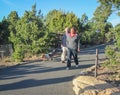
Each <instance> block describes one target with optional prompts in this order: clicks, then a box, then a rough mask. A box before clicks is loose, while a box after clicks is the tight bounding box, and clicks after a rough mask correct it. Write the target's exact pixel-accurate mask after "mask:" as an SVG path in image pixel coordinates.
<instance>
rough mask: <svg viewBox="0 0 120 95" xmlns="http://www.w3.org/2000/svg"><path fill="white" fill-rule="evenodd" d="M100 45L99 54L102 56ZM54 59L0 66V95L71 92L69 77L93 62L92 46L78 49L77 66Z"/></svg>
mask: <svg viewBox="0 0 120 95" xmlns="http://www.w3.org/2000/svg"><path fill="white" fill-rule="evenodd" d="M103 47H104V46H101V47H100V53H99V58H100V59H101V58H104V54H103ZM59 60H60V58H58V60H56V61H50V62H48V61H46V62H40V61H36V62H31V63H26V64H22V65H19V66H14V67H9V68H6V69H1V70H0V95H74V92H73V90H72V87H73V86H72V79H73V78H74V77H75V76H76V75H77V74H79V72H80V71H81V70H83V69H86V68H88V67H90V66H92V65H93V64H94V63H95V48H90V49H86V50H82V51H81V53H80V55H79V63H80V66H79V68H76V67H75V64H74V63H72V68H71V69H70V70H66V64H62V63H61V62H60V61H59Z"/></svg>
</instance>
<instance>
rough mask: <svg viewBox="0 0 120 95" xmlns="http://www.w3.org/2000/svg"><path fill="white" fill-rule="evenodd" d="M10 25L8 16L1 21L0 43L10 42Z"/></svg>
mask: <svg viewBox="0 0 120 95" xmlns="http://www.w3.org/2000/svg"><path fill="white" fill-rule="evenodd" d="M8 26H9V22H8V21H7V19H6V18H4V19H3V20H2V22H0V44H7V43H9V39H8V37H9V35H10V32H9V29H8Z"/></svg>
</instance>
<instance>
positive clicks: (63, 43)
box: [61, 34, 67, 47]
mask: <svg viewBox="0 0 120 95" xmlns="http://www.w3.org/2000/svg"><path fill="white" fill-rule="evenodd" d="M66 39H67V36H66V34H63V36H62V39H61V45H63V46H64V47H66Z"/></svg>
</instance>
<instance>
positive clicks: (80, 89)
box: [73, 75, 120, 95]
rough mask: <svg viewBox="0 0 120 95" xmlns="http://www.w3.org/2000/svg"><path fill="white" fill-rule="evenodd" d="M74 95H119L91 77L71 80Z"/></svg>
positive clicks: (110, 87) (116, 90)
mask: <svg viewBox="0 0 120 95" xmlns="http://www.w3.org/2000/svg"><path fill="white" fill-rule="evenodd" d="M73 85H74V87H73V91H74V92H75V94H76V95H118V94H119V95H120V90H119V89H118V88H115V87H113V86H112V85H111V84H109V83H107V82H105V81H102V80H99V79H97V78H94V77H92V76H84V75H81V76H78V77H76V78H75V79H74V80H73Z"/></svg>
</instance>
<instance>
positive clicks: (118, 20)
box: [110, 18, 120, 26]
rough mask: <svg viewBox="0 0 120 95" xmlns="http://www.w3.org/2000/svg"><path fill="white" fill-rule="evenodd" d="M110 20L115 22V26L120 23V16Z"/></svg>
mask: <svg viewBox="0 0 120 95" xmlns="http://www.w3.org/2000/svg"><path fill="white" fill-rule="evenodd" d="M110 22H111V23H112V24H113V26H115V25H117V24H120V18H116V19H112V20H110Z"/></svg>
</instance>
